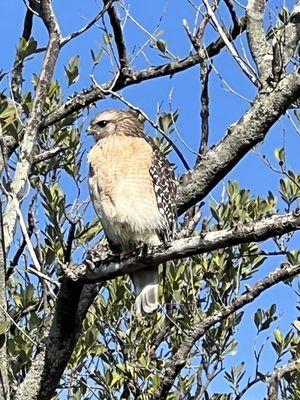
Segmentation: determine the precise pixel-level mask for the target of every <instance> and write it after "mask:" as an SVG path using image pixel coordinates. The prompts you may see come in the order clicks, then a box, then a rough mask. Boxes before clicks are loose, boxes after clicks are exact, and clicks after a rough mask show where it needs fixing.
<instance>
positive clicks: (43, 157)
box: [32, 144, 68, 165]
mask: <svg viewBox="0 0 300 400" xmlns="http://www.w3.org/2000/svg"><path fill="white" fill-rule="evenodd" d="M67 150H68V148H66V147H65V145H63V144H61V145H58V146H56V147H54V148H53V149H50V150H47V151H44V152H43V153H40V154H38V155H36V156H35V157H34V158H33V161H32V165H35V164H38V163H40V162H42V161H46V160H49V159H50V158H53V157H54V156H56V155H57V154H59V153H62V152H64V151H67Z"/></svg>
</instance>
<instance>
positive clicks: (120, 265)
mask: <svg viewBox="0 0 300 400" xmlns="http://www.w3.org/2000/svg"><path fill="white" fill-rule="evenodd" d="M299 228H300V211H298V210H297V211H295V212H293V213H290V214H286V215H274V216H272V217H270V218H267V219H263V220H261V221H259V222H250V223H242V224H238V225H237V226H236V227H235V228H233V229H225V230H220V231H213V232H207V233H206V234H205V235H203V236H202V235H201V236H196V237H195V236H194V237H190V238H187V239H179V240H175V241H174V242H172V243H170V244H169V245H168V246H157V247H155V248H154V249H153V252H151V253H150V254H147V255H138V256H130V257H126V258H125V259H119V258H118V257H113V258H112V259H111V258H108V259H106V260H104V261H103V258H102V255H101V254H100V257H99V258H100V259H99V258H98V255H97V253H98V251H97V249H96V250H95V251H94V252H92V253H91V255H90V257H89V258H88V259H87V260H86V261H85V262H84V263H82V264H77V265H69V266H67V267H66V269H65V272H66V274H67V276H69V277H70V278H71V279H73V280H83V281H84V282H91V281H97V282H100V281H106V280H109V279H112V278H115V277H116V276H120V275H124V274H127V273H129V272H134V271H136V270H138V269H142V268H147V266H150V265H156V264H161V263H164V262H166V261H170V260H178V259H182V258H186V257H190V256H193V255H195V254H203V253H207V252H210V251H213V250H216V249H221V248H224V247H228V246H234V245H237V244H241V243H245V242H259V241H262V240H266V239H268V238H271V237H274V236H279V235H283V234H284V233H287V232H291V231H295V230H297V229H299Z"/></svg>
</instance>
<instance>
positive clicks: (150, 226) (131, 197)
mask: <svg viewBox="0 0 300 400" xmlns="http://www.w3.org/2000/svg"><path fill="white" fill-rule="evenodd" d="M88 132H89V133H90V134H93V135H94V138H95V141H96V144H95V145H94V147H93V148H92V149H91V151H90V153H89V155H88V162H89V166H90V169H89V181H88V182H89V189H90V195H91V200H92V203H93V206H94V208H95V211H96V214H97V215H98V217H99V218H100V220H101V223H102V227H103V229H104V232H105V234H106V236H107V238H108V241H109V243H110V244H111V246H112V248H115V249H116V248H117V249H118V250H119V251H121V252H122V253H128V252H131V251H133V250H134V249H136V248H138V247H140V246H143V245H146V246H147V245H150V246H151V245H159V244H162V243H166V242H168V241H170V240H171V239H172V238H173V235H174V232H175V227H176V205H175V197H176V182H175V176H174V171H173V168H172V165H171V164H170V162H169V161H168V160H167V159H166V157H165V155H164V154H163V153H162V152H161V151H160V149H159V148H158V147H157V146H156V145H155V144H154V142H153V140H152V139H151V138H149V137H147V136H146V135H145V133H144V127H143V124H142V123H141V122H140V121H139V120H138V119H137V115H136V114H134V113H133V112H131V111H123V110H106V111H103V112H101V113H100V114H98V115H96V117H95V118H94V119H93V120H92V122H91V124H90V126H89V128H88ZM131 278H132V281H133V284H134V288H135V294H136V300H135V304H134V307H135V310H136V312H137V314H142V313H151V312H153V311H155V310H156V309H157V308H158V306H159V302H158V271H157V266H153V268H151V267H150V268H147V269H146V270H140V271H136V272H134V273H133V274H132V276H131Z"/></svg>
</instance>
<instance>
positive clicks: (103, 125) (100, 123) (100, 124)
mask: <svg viewBox="0 0 300 400" xmlns="http://www.w3.org/2000/svg"><path fill="white" fill-rule="evenodd" d="M107 124H108V121H105V120H103V121H99V122H97V124H96V125H98V126H99V127H100V128H104V127H105V126H106V125H107Z"/></svg>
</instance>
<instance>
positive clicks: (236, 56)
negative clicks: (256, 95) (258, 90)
mask: <svg viewBox="0 0 300 400" xmlns="http://www.w3.org/2000/svg"><path fill="white" fill-rule="evenodd" d="M203 3H204V4H205V7H206V8H207V13H208V15H209V16H210V18H211V20H212V21H213V22H214V24H215V25H216V27H217V30H218V32H219V34H220V36H221V38H222V39H223V40H224V43H225V44H226V46H227V48H228V50H229V51H230V53H231V54H232V56H233V58H234V59H235V61H236V62H237V63H238V65H239V66H240V68H241V69H242V71H243V72H244V73H245V74H246V75H247V76H248V78H249V79H250V80H251V81H252V82H253V83H254V84H255V85H256V84H257V78H256V76H255V75H254V73H253V71H252V69H251V67H250V66H249V65H248V64H247V63H246V62H245V61H244V60H243V59H242V58H241V56H240V55H239V53H238V52H237V51H236V49H235V47H234V46H233V44H232V43H231V42H230V40H229V39H228V37H227V35H226V33H225V32H224V30H223V28H222V27H221V25H220V24H219V21H218V20H217V18H216V16H215V14H214V12H213V10H212V8H211V6H210V4H209V2H208V1H207V0H203Z"/></svg>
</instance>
